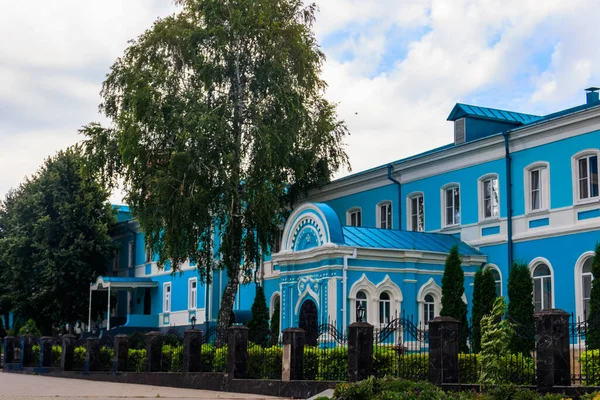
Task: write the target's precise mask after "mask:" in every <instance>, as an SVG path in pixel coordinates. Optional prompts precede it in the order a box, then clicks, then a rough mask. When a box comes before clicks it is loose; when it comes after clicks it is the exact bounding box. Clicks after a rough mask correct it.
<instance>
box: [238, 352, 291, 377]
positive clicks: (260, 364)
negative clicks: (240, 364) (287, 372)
mask: <svg viewBox="0 0 600 400" xmlns="http://www.w3.org/2000/svg"><path fill="white" fill-rule="evenodd" d="M282 357H283V349H282V348H281V347H279V346H272V347H267V348H263V347H260V346H258V345H250V346H249V348H248V368H247V371H248V374H249V376H248V377H249V378H251V379H281V367H282V366H281V359H282Z"/></svg>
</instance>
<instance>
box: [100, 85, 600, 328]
mask: <svg viewBox="0 0 600 400" xmlns="http://www.w3.org/2000/svg"><path fill="white" fill-rule="evenodd" d="M598 92H599V89H598V88H590V89H587V98H586V103H585V104H583V105H581V106H578V107H574V108H571V109H567V110H563V111H560V112H557V113H553V114H550V115H547V116H537V115H529V114H523V113H517V112H510V111H503V110H496V109H491V108H484V107H478V106H472V105H466V104H457V105H456V106H455V107H454V109H453V110H452V111H451V113H450V115H449V117H448V120H449V121H451V122H452V123H453V124H454V142H452V143H450V144H448V145H446V146H442V147H440V148H437V149H433V150H430V151H428V152H425V153H422V154H419V155H415V156H412V157H409V158H406V159H402V160H399V161H396V162H393V163H390V164H387V165H382V166H379V167H376V168H373V169H370V170H367V171H363V172H359V173H356V174H354V175H351V176H348V177H345V178H342V179H338V180H336V181H333V182H332V183H330V184H329V185H327V186H326V187H324V188H322V189H320V190H318V191H314V192H312V193H310V194H309V196H308V198H306V199H305V202H304V203H303V204H301V205H299V206H298V207H297V208H296V209H294V210H293V212H292V213H291V215H290V217H289V218H288V220H287V222H286V224H285V226H284V227H283V230H282V235H281V237H282V239H281V242H280V243H277V244H275V245H274V251H273V255H272V256H266V257H265V258H264V260H263V262H262V265H261V266H260V267H259V268H258V270H257V271H255V280H254V281H255V282H252V283H250V284H246V285H243V286H242V287H241V288H240V291H239V293H238V298H237V299H236V306H235V308H236V309H237V310H238V311H240V315H242V314H243V313H242V312H241V311H243V310H248V309H249V308H250V306H251V304H252V300H253V297H254V292H255V285H256V284H261V285H263V287H264V289H265V293H266V296H267V302H268V305H269V307H270V309H271V310H273V309H274V308H275V304H276V303H277V302H279V304H280V309H281V312H280V318H281V324H280V326H281V328H282V329H285V328H286V327H290V326H299V325H303V326H305V327H306V325H307V324H309V325H311V326H313V325H314V324H319V323H322V322H324V321H331V322H333V323H334V324H335V325H336V326H337V327H338V329H340V330H344V329H345V326H347V325H348V324H349V323H351V322H353V321H354V320H355V319H356V306H357V305H358V304H360V305H362V306H363V307H364V308H365V309H366V318H367V320H368V321H369V322H371V323H373V324H375V325H385V324H386V323H388V322H389V321H390V320H391V319H393V318H394V316H395V315H401V314H408V315H413V316H414V318H415V319H414V320H415V321H417V323H418V324H423V326H426V323H427V321H428V320H429V319H431V318H433V317H435V316H437V315H438V313H439V310H440V302H441V278H442V274H443V270H444V260H445V258H446V255H447V253H448V251H449V249H450V248H451V247H452V246H453V245H458V246H459V250H460V254H461V256H462V260H463V269H464V271H465V298H464V301H465V302H466V303H467V305H468V307H469V310H470V308H471V300H472V299H471V296H472V289H473V287H472V285H473V277H474V274H475V272H476V271H477V269H478V268H491V269H492V271H493V273H494V276H495V277H496V283H497V292H498V294H502V295H506V291H507V281H508V276H509V270H510V267H511V265H512V264H513V262H520V263H524V264H526V265H528V267H529V269H530V271H531V274H532V277H533V279H534V303H535V308H536V310H543V309H548V308H561V309H564V310H566V311H568V312H572V313H574V314H575V315H576V317H577V318H581V319H584V318H585V316H586V313H587V305H588V302H589V295H590V290H591V282H592V279H593V278H592V275H591V259H592V257H593V250H594V247H595V244H596V242H597V241H598V240H600V190H599V181H598V180H599V178H598V169H599V158H600V100H599V97H598ZM120 219H121V222H120V224H119V226H118V227H117V230H116V234H115V240H116V241H118V242H119V244H120V245H119V248H120V249H121V250H120V251H119V253H118V255H117V257H116V259H115V261H114V275H115V276H118V277H121V278H122V279H117V280H114V281H113V282H112V283H111V282H110V280H111V279H114V278H110V277H109V278H105V277H101V278H99V280H98V282H96V283H94V285H92V288H93V289H99V290H100V289H102V290H107V288H108V287H113V288H114V289H113V290H118V292H119V294H118V300H117V302H118V306H117V307H116V308H115V310H114V311H112V313H113V316H114V318H115V322H117V323H122V324H124V325H128V326H144V327H162V328H166V327H169V326H183V325H188V324H189V322H190V319H191V317H192V316H195V317H196V321H197V323H203V322H205V321H211V320H215V319H216V317H217V314H218V304H219V299H220V296H221V294H222V291H223V288H224V285H225V283H226V277H224V276H223V275H224V273H215V276H213V283H212V284H211V285H209V286H206V285H204V284H203V283H202V282H200V281H199V280H198V279H197V273H196V272H195V270H194V266H193V265H185V266H184V268H183V273H182V274H181V275H180V274H177V275H172V274H171V273H170V271H169V268H168V265H167V267H166V268H165V269H164V270H160V271H159V270H158V269H157V267H156V263H155V262H154V260H152V259H151V257H149V256H148V255H147V254H146V252H145V250H144V243H143V236H142V235H141V234H140V233H138V232H137V227H136V224H135V221H133V220H131V219H130V216H129V214H128V210H127V209H126V208H122V209H121V211H120ZM119 285H120V286H119ZM94 293H95V292H94ZM94 295H96V294H94ZM119 318H120V320H119ZM307 321H308V322H307ZM309 329H312V328H309Z"/></svg>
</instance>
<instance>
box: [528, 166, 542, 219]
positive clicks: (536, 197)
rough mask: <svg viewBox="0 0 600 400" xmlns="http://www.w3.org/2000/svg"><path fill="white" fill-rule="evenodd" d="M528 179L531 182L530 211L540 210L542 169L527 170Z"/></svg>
mask: <svg viewBox="0 0 600 400" xmlns="http://www.w3.org/2000/svg"><path fill="white" fill-rule="evenodd" d="M529 181H530V182H531V211H537V210H541V209H542V208H543V206H544V205H543V203H542V171H541V170H540V169H534V170H531V171H530V172H529Z"/></svg>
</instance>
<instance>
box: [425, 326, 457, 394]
mask: <svg viewBox="0 0 600 400" xmlns="http://www.w3.org/2000/svg"><path fill="white" fill-rule="evenodd" d="M458 378H459V376H458V321H457V320H455V319H454V318H451V317H436V318H434V319H432V320H431V321H429V380H430V381H431V383H434V384H436V385H442V384H444V383H458Z"/></svg>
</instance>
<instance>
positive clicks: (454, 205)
mask: <svg viewBox="0 0 600 400" xmlns="http://www.w3.org/2000/svg"><path fill="white" fill-rule="evenodd" d="M442 205H443V206H442V207H443V214H442V222H443V224H442V226H444V227H446V226H455V225H460V188H459V187H458V184H449V185H446V186H444V187H443V188H442Z"/></svg>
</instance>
